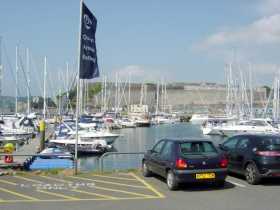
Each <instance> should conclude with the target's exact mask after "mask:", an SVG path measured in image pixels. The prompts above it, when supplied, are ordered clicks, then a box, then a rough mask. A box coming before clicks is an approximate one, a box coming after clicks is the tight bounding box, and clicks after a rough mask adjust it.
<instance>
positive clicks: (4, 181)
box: [0, 179, 17, 186]
mask: <svg viewBox="0 0 280 210" xmlns="http://www.w3.org/2000/svg"><path fill="white" fill-rule="evenodd" d="M0 182H1V183H4V184H9V185H14V186H15V185H17V184H16V183H13V182H9V181H7V180H1V179H0Z"/></svg>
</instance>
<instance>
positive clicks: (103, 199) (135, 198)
mask: <svg viewBox="0 0 280 210" xmlns="http://www.w3.org/2000/svg"><path fill="white" fill-rule="evenodd" d="M156 198H158V197H155V196H151V197H142V196H141V197H127V198H126V197H124V198H118V199H116V200H142V199H156ZM77 201H78V202H80V201H112V199H106V198H81V199H75V200H69V199H60V200H58V199H46V200H3V201H1V200H0V203H34V202H37V203H38V202H77ZM114 201H115V200H114Z"/></svg>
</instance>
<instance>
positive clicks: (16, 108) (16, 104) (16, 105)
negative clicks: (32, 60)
mask: <svg viewBox="0 0 280 210" xmlns="http://www.w3.org/2000/svg"><path fill="white" fill-rule="evenodd" d="M15 77H16V96H15V114H17V113H18V46H16V76H15Z"/></svg>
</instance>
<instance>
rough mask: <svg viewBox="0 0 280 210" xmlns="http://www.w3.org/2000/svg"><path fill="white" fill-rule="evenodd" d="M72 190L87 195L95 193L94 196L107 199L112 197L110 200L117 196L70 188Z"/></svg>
mask: <svg viewBox="0 0 280 210" xmlns="http://www.w3.org/2000/svg"><path fill="white" fill-rule="evenodd" d="M72 191H74V192H78V193H84V194H88V195H95V196H98V197H102V198H107V199H112V200H116V199H118V198H116V197H113V196H108V195H102V194H98V193H93V192H87V191H83V190H72Z"/></svg>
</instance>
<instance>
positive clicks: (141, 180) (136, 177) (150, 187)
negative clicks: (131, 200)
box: [130, 173, 165, 198]
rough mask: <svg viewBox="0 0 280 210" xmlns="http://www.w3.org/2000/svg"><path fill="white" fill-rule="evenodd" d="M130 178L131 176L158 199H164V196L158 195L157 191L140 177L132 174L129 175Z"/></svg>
mask: <svg viewBox="0 0 280 210" xmlns="http://www.w3.org/2000/svg"><path fill="white" fill-rule="evenodd" d="M130 174H131V176H133V177H134V178H135V179H137V180H138V181H139V182H141V183H143V184H144V185H145V186H146V187H147V188H148V189H150V190H151V191H153V192H154V193H155V194H156V195H157V196H158V197H159V198H165V196H164V195H163V194H162V193H160V192H159V191H158V190H157V189H155V188H154V187H153V186H152V185H150V184H149V183H147V182H146V181H145V180H143V179H141V178H140V177H138V176H136V175H135V174H134V173H130Z"/></svg>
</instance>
